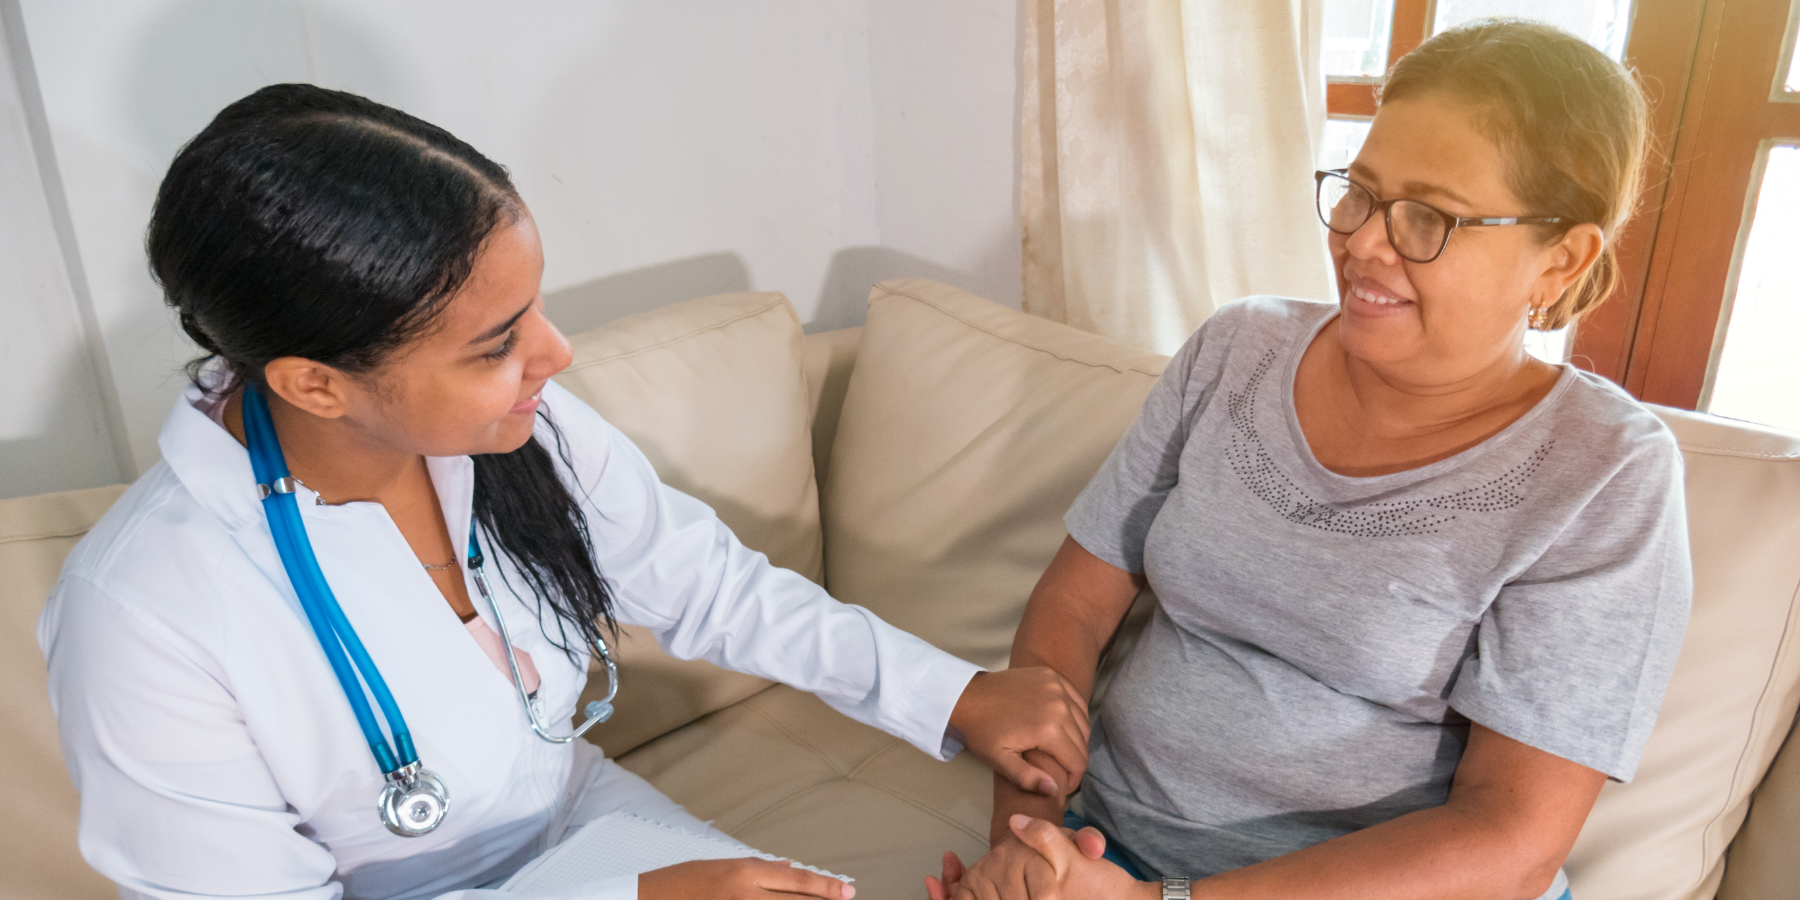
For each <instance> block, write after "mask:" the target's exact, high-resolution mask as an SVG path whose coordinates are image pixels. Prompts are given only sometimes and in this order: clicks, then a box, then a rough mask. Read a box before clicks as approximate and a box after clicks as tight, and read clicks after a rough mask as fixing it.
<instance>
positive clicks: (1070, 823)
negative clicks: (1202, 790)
mask: <svg viewBox="0 0 1800 900" xmlns="http://www.w3.org/2000/svg"><path fill="white" fill-rule="evenodd" d="M1063 827H1064V828H1067V829H1069V830H1071V831H1080V830H1081V829H1083V828H1086V827H1088V823H1087V820H1086V819H1083V818H1082V817H1080V816H1078V815H1076V814H1074V813H1073V812H1064V813H1063ZM1101 834H1106V833H1105V832H1101ZM1102 859H1105V860H1106V861H1108V862H1110V863H1113V864H1114V865H1116V866H1118V867H1119V868H1121V869H1124V870H1125V873H1126V874H1127V875H1130V876H1131V877H1133V878H1136V879H1137V880H1139V881H1148V880H1149V879H1148V878H1145V877H1144V873H1143V872H1140V871H1138V867H1137V866H1134V865H1132V864H1131V860H1129V859H1126V858H1125V855H1124V854H1123V853H1120V852H1119V843H1118V842H1117V841H1115V840H1113V838H1112V835H1110V834H1107V835H1106V855H1105V856H1104V857H1102ZM1557 900H1574V895H1573V894H1572V893H1571V892H1569V891H1563V895H1562V896H1561V897H1559V898H1557Z"/></svg>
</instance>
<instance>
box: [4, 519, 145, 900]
mask: <svg viewBox="0 0 1800 900" xmlns="http://www.w3.org/2000/svg"><path fill="white" fill-rule="evenodd" d="M124 492H125V485H122V484H119V485H113V486H112V487H103V488H93V489H91V490H85V491H68V492H65V493H61V494H45V495H43V496H41V497H23V498H20V499H17V500H0V572H4V573H6V574H5V578H4V579H0V722H5V723H6V724H5V727H0V762H3V763H4V764H3V765H0V810H5V815H0V872H5V873H6V876H5V882H4V884H0V894H4V895H5V896H8V897H21V898H23V897H59V898H67V900H78V898H94V900H101V898H111V897H117V896H118V893H117V891H116V890H115V889H114V888H113V885H112V882H110V881H108V880H106V879H105V878H103V877H101V876H100V875H99V873H96V872H95V871H94V870H92V869H90V868H88V867H87V864H86V863H84V862H82V860H81V854H80V852H79V851H77V849H76V846H75V821H76V815H77V809H78V806H77V800H76V796H75V785H74V784H72V783H70V781H69V771H68V769H67V768H65V767H64V766H63V758H62V750H61V746H60V744H59V743H58V740H57V735H56V719H55V718H54V717H53V716H52V715H51V712H50V703H49V687H48V684H47V680H46V676H45V672H44V655H43V654H42V653H40V652H39V651H38V646H37V619H38V615H39V614H40V613H42V612H43V610H44V600H45V598H47V597H49V596H50V589H51V588H52V587H53V586H55V584H56V578H57V575H58V574H60V573H61V572H62V564H63V557H65V556H67V555H68V554H69V551H70V550H71V549H74V547H75V542H76V541H79V540H81V536H82V535H84V534H87V533H88V529H90V528H92V527H93V526H94V523H95V522H98V521H100V516H101V515H102V514H104V513H105V512H106V510H107V508H108V507H110V506H112V504H113V501H114V500H117V499H119V495H120V494H122V493H124Z"/></svg>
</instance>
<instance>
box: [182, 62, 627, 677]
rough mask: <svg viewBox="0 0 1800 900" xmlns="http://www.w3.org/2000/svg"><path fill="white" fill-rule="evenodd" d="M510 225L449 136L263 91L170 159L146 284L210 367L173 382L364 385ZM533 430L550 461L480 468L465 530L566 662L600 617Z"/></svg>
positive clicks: (399, 119)
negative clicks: (280, 374) (288, 378)
mask: <svg viewBox="0 0 1800 900" xmlns="http://www.w3.org/2000/svg"><path fill="white" fill-rule="evenodd" d="M523 211H524V205H523V203H522V202H521V201H520V199H519V195H518V191H517V190H516V189H515V188H514V187H513V184H512V180H511V179H510V178H509V177H508V176H507V173H506V170H505V169H504V168H502V167H501V166H500V165H498V164H497V163H495V162H493V161H492V160H490V159H488V158H487V157H485V156H482V155H481V154H480V153H478V152H476V150H475V148H473V147H471V146H469V145H468V144H466V143H464V142H462V141H461V140H458V139H457V138H456V137H455V136H454V135H452V134H450V133H449V132H448V131H445V130H444V129H442V128H439V127H437V126H435V125H432V124H430V123H428V122H425V121H422V120H420V119H417V118H414V117H413V116H410V115H407V114H406V113H403V112H401V111H400V110H397V109H394V108H392V107H388V106H383V105H382V104H380V103H376V102H375V101H373V100H369V99H367V98H364V97H359V96H357V95H355V94H349V93H345V92H343V91H333V90H327V89H325V88H320V87H315V86H313V85H310V84H276V85H270V86H269V87H265V88H263V89H261V90H259V91H257V92H255V93H253V94H251V95H249V96H248V97H245V98H243V99H241V100H238V101H237V102H235V103H233V104H231V105H230V106H227V107H225V109H224V110H223V111H221V112H220V113H219V114H218V116H216V117H215V118H214V119H213V120H212V122H211V123H210V124H208V125H207V126H206V128H205V129H203V130H202V131H201V132H200V133H199V134H198V135H197V136H195V137H194V139H193V140H191V141H189V142H188V144H187V146H185V147H183V148H182V149H181V151H180V152H179V153H178V154H176V156H175V161H174V163H173V164H172V165H170V166H169V173H168V174H167V175H166V176H164V178H163V182H162V186H161V187H160V188H158V190H157V194H156V206H155V208H154V210H153V212H152V213H151V217H150V228H149V235H148V239H147V245H148V249H149V255H150V270H151V274H152V275H153V276H154V277H155V279H156V281H157V283H158V284H160V285H161V286H162V289H163V296H164V299H165V301H166V302H167V303H168V304H169V305H170V306H171V307H173V308H174V309H175V310H176V311H177V312H178V313H179V314H180V318H181V328H182V330H183V331H185V332H187V334H188V336H189V337H191V338H193V340H194V342H195V343H197V344H199V345H200V347H201V348H202V349H204V350H205V351H206V355H205V356H202V357H200V358H198V359H195V360H193V361H192V362H190V363H188V366H187V371H188V377H189V378H190V380H192V381H193V382H194V384H195V385H197V386H198V387H200V388H201V389H202V390H204V391H207V392H209V393H211V394H213V395H215V396H222V395H225V394H228V393H230V392H231V391H233V390H236V389H237V388H238V386H239V385H240V384H242V383H243V382H246V381H247V382H250V383H253V384H256V385H257V386H259V387H265V388H266V387H267V384H266V383H265V381H264V378H263V368H264V366H266V365H268V363H269V362H270V361H271V360H274V359H278V358H281V357H287V356H297V357H302V358H304V359H310V360H314V361H317V362H320V363H324V364H325V365H328V366H331V367H332V368H334V369H338V370H340V371H343V372H345V373H348V374H351V375H365V374H369V373H371V372H373V371H374V370H376V369H377V368H378V367H379V366H380V365H381V364H382V362H383V361H385V360H386V359H387V358H388V357H389V355H390V354H392V353H393V352H394V351H395V350H396V349H398V348H399V347H401V346H402V345H404V344H405V343H407V342H408V341H409V340H413V339H415V338H417V337H418V336H420V335H422V334H424V333H426V332H427V331H428V330H429V329H430V328H431V327H432V324H433V322H434V320H435V319H436V317H437V315H438V314H439V313H440V312H441V311H442V310H443V308H444V306H445V304H446V303H447V302H448V301H449V299H450V298H451V297H452V296H453V295H454V294H455V293H456V292H457V290H458V289H459V288H461V287H462V285H463V283H464V282H466V281H467V280H468V278H469V274H470V272H471V270H472V269H473V267H474V263H475V258H476V255H477V254H478V253H479V252H480V250H481V248H482V245H483V243H484V242H485V241H486V240H487V238H488V236H489V235H491V234H493V233H494V231H495V230H496V229H498V228H501V227H504V226H506V225H510V224H511V223H513V222H514V221H517V219H518V217H519V216H520V215H521V214H522V213H523ZM538 415H539V418H540V420H541V423H542V424H543V425H545V426H547V427H546V428H545V429H543V430H544V431H545V432H547V433H548V435H549V436H550V438H551V439H552V442H553V443H554V444H555V445H556V452H557V455H556V456H552V454H551V452H550V450H549V449H548V448H546V447H545V446H544V444H543V443H542V442H540V440H539V438H538V436H537V435H536V434H534V435H533V436H532V438H531V439H530V440H528V441H526V442H525V444H524V446H522V447H520V448H519V449H517V450H514V451H512V452H511V453H493V454H481V455H476V456H475V457H474V460H475V517H476V519H477V520H478V521H479V522H480V523H481V525H482V526H483V528H484V530H485V531H486V532H487V534H488V535H489V536H490V538H489V542H488V543H489V544H490V545H492V544H497V545H498V547H497V548H495V547H493V546H488V547H487V548H486V549H487V550H488V551H489V552H490V553H491V552H492V551H493V550H494V549H498V550H500V551H501V552H503V553H505V554H506V556H507V557H508V558H509V559H511V560H512V562H513V563H514V565H515V567H516V568H517V569H518V571H519V573H520V574H521V575H522V576H523V577H524V579H525V581H526V582H527V583H528V585H529V587H530V588H531V590H532V591H533V593H535V594H536V595H537V598H538V602H539V604H544V603H548V604H549V605H550V607H551V609H553V610H554V611H555V613H556V617H555V618H556V620H557V627H558V631H559V634H558V637H557V638H553V639H552V640H556V641H557V643H558V644H559V645H560V646H561V647H562V648H563V649H564V650H566V651H568V652H570V653H571V654H575V653H577V652H579V649H578V647H577V646H576V645H574V644H572V642H570V641H569V640H568V629H570V628H573V629H574V630H576V631H577V632H579V634H580V636H581V638H582V639H583V642H584V644H585V642H587V641H590V640H592V639H593V638H595V637H599V636H600V635H601V629H602V628H603V627H604V628H605V629H607V630H609V631H610V630H612V629H613V628H614V627H615V623H614V619H613V601H612V596H611V594H610V593H609V592H608V590H607V587H606V583H605V580H604V579H603V578H602V577H601V574H600V568H599V564H598V563H597V562H596V561H595V560H594V551H593V545H592V543H591V541H590V540H589V534H588V526H587V518H586V516H585V514H584V513H583V512H582V508H581V503H580V502H579V501H578V500H577V499H576V497H575V496H574V494H572V493H571V491H570V488H569V484H568V483H567V482H565V481H564V475H563V473H562V472H559V471H558V468H557V461H558V458H559V457H560V458H561V460H562V462H563V463H564V467H565V469H567V468H568V465H567V464H568V460H567V453H566V450H565V448H564V446H563V439H562V433H561V431H559V430H558V429H557V427H556V423H555V422H554V421H552V420H551V419H550V417H549V416H548V414H547V411H546V410H543V409H540V410H539V413H538ZM568 471H569V475H568V477H570V478H573V470H572V469H568ZM455 537H456V536H455V535H452V538H455ZM459 544H460V542H459ZM540 612H541V609H540ZM541 619H542V616H541V615H540V620H541ZM546 636H548V631H546Z"/></svg>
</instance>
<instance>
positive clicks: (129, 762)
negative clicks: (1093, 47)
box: [39, 577, 637, 900]
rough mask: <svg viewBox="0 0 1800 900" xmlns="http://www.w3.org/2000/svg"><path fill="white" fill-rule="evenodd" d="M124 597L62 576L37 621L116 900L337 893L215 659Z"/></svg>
mask: <svg viewBox="0 0 1800 900" xmlns="http://www.w3.org/2000/svg"><path fill="white" fill-rule="evenodd" d="M110 590H111V592H114V593H116V592H119V591H121V590H125V589H122V588H118V587H114V588H112V589H110ZM129 601H130V598H129V597H127V598H125V601H124V602H121V600H120V599H118V598H115V597H114V596H113V595H112V593H109V592H108V591H102V590H101V589H100V588H98V587H97V586H95V585H94V584H92V583H91V582H88V581H86V580H83V579H80V578H70V577H65V578H64V579H63V581H62V583H61V584H59V585H58V588H57V590H56V594H55V596H53V598H52V601H51V603H50V604H49V606H48V607H47V615H46V617H45V619H44V621H43V622H41V623H40V626H39V638H40V644H41V645H42V647H43V649H44V651H45V655H46V657H47V658H48V661H49V676H50V679H49V680H50V698H51V703H52V705H53V706H54V707H55V710H56V714H57V723H58V728H59V729H60V732H61V738H62V747H63V756H64V759H65V761H66V762H67V764H68V767H69V772H70V774H71V775H72V776H73V778H74V781H75V786H76V788H77V789H78V790H79V791H80V794H81V818H80V826H79V839H80V846H81V852H82V856H83V857H84V858H85V859H86V860H87V862H88V864H89V865H90V866H92V867H93V868H94V870H95V871H97V872H99V873H100V874H102V875H104V876H106V877H107V878H110V879H112V880H113V882H115V883H116V884H117V885H118V886H119V893H120V896H122V897H124V898H127V900H136V898H153V900H178V898H180V900H187V898H197V897H213V898H216V897H221V896H230V897H236V898H283V900H338V898H339V897H341V896H342V894H343V887H342V885H341V884H339V883H338V882H336V881H334V880H333V878H334V876H335V874H336V867H337V865H336V861H335V860H334V858H333V857H332V855H331V853H330V851H329V850H327V849H326V848H325V847H324V846H322V845H320V844H319V843H317V842H315V841H313V840H311V839H310V838H308V837H306V836H305V835H303V834H302V833H301V832H300V831H299V830H297V826H299V825H300V824H301V822H300V816H299V814H298V813H297V812H296V811H295V810H294V809H293V808H292V807H290V806H289V804H288V803H287V801H286V799H285V798H284V797H283V794H282V792H281V789H280V785H279V784H278V782H277V779H276V778H275V776H274V774H273V773H272V772H271V771H270V769H269V767H268V766H267V764H266V763H265V762H264V760H263V757H262V754H261V753H260V752H259V750H258V748H257V746H256V744H255V742H254V741H253V740H252V738H251V735H250V732H249V729H248V728H247V727H246V725H245V722H244V719H243V715H242V711H241V710H240V709H239V708H238V705H237V701H236V699H235V698H234V697H233V696H232V692H231V690H230V687H229V685H228V683H227V681H226V679H225V676H224V675H223V673H222V671H221V670H220V667H219V666H218V665H217V664H216V663H215V662H214V661H213V660H212V659H210V658H209V656H208V655H207V654H206V653H205V652H203V651H202V650H201V649H200V648H198V647H194V646H191V645H189V644H188V643H187V642H186V641H184V640H183V638H182V637H181V636H180V635H178V634H176V633H175V632H174V631H172V630H170V629H167V628H165V627H162V626H161V624H160V623H159V622H158V621H157V620H156V619H155V618H154V617H153V616H150V615H147V614H146V613H144V612H143V610H142V608H141V607H140V606H138V605H136V604H134V603H132V602H129ZM369 800H370V810H369V812H370V815H374V798H373V797H371V798H369ZM636 896H637V879H636V876H629V877H626V878H620V879H611V880H607V881H601V882H593V883H590V884H587V885H582V886H580V887H577V888H571V889H566V890H561V891H556V892H543V893H531V894H519V893H503V892H501V891H494V890H464V891H453V892H450V893H447V894H442V895H440V896H439V898H438V900H635V898H636Z"/></svg>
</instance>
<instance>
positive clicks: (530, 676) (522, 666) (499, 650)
mask: <svg viewBox="0 0 1800 900" xmlns="http://www.w3.org/2000/svg"><path fill="white" fill-rule="evenodd" d="M463 624H465V625H467V626H468V627H469V634H470V635H471V636H472V637H474V638H475V643H477V644H480V645H481V649H482V652H484V653H486V654H487V655H488V659H491V660H493V661H494V668H496V669H499V670H500V674H502V675H505V676H506V680H507V681H511V680H512V671H511V670H510V669H509V668H508V667H507V665H506V647H505V645H503V644H501V643H500V636H499V635H497V634H495V633H494V629H492V628H489V627H487V623H486V622H483V621H481V617H480V616H476V617H475V618H473V619H470V620H469V621H467V622H465V623H463ZM513 655H514V656H515V657H517V658H518V660H519V677H520V678H523V679H525V693H527V694H535V693H537V689H538V671H537V666H534V665H532V664H531V654H529V653H526V652H525V651H523V650H520V649H518V648H517V647H515V648H513Z"/></svg>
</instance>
